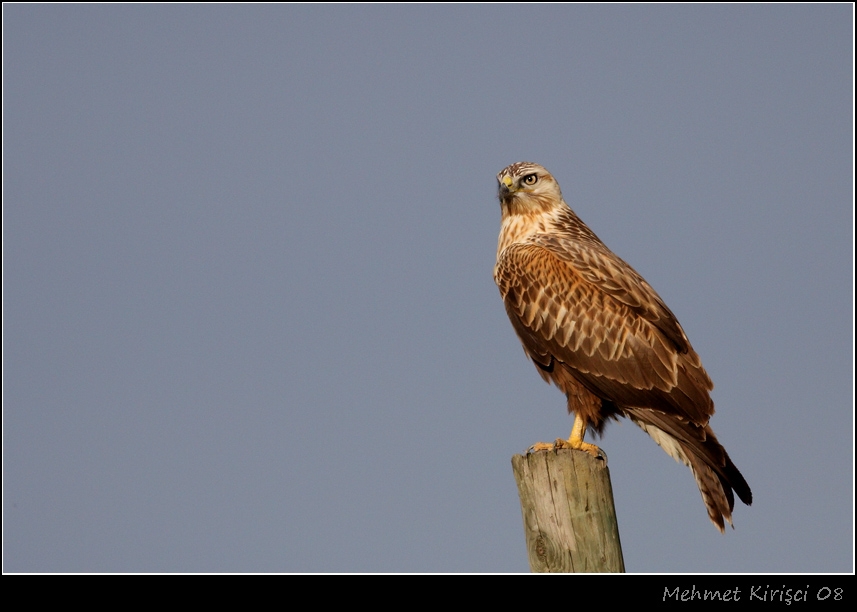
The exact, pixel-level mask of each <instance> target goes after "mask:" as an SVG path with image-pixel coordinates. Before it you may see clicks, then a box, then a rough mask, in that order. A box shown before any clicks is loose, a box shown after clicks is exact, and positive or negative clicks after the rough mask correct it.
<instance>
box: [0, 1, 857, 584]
mask: <svg viewBox="0 0 857 612" xmlns="http://www.w3.org/2000/svg"><path fill="white" fill-rule="evenodd" d="M852 23H853V8H852V6H851V5H850V4H826V5H774V6H770V5H701V6H685V5H679V6H676V5H646V6H639V5H561V6H523V5H464V6H456V5H441V6H430V5H420V6H388V5H361V6H344V5H326V6H315V5H312V6H311V5H207V6H197V5H180V6H172V5H57V4H47V5H29V4H17V5H4V6H3V152H4V158H3V444H4V448H3V469H4V472H3V476H4V481H3V483H4V486H3V519H4V523H3V539H4V548H3V565H4V569H5V570H6V571H13V572H22V571H24V572H55V571H65V572H81V571H85V572H103V571H122V572H136V571H147V572H158V571H163V572H169V571H186V572H193V571H226V572H241V571H256V572H304V571H306V572H317V571H333V572H349V571H360V572H375V571H387V572H399V571H401V572H411V571H421V572H442V571H445V572H524V571H527V569H528V567H527V560H526V551H525V547H524V538H523V530H522V522H521V515H520V509H519V504H518V498H517V491H516V488H515V484H514V480H513V477H512V470H511V464H510V459H511V457H512V455H513V454H515V453H519V452H521V451H523V450H524V449H526V448H527V447H528V446H529V445H530V444H532V443H534V442H536V441H540V440H553V439H554V438H557V437H560V436H567V435H568V431H569V430H570V427H571V418H570V417H569V416H568V415H566V414H565V401H564V398H563V397H562V395H561V394H560V392H559V391H558V390H557V389H555V388H553V387H549V386H548V385H545V384H544V383H543V382H542V380H541V379H540V378H539V376H538V375H537V373H536V371H535V368H534V367H533V366H532V364H531V363H529V362H528V361H527V359H526V358H525V356H524V354H523V351H522V350H521V347H520V343H519V341H518V340H517V338H516V337H515V334H514V332H513V330H512V327H511V325H510V324H509V321H508V320H507V317H506V314H505V311H504V308H503V305H502V302H501V300H500V297H499V294H498V292H497V289H496V287H495V285H494V283H493V280H492V276H491V273H492V267H493V265H494V259H495V250H496V239H497V233H498V230H499V217H500V212H499V206H498V203H497V200H496V182H495V178H494V177H495V175H496V173H497V172H498V171H499V170H500V169H502V168H503V167H504V166H506V165H508V164H510V163H512V162H516V161H522V160H528V161H534V162H537V163H541V164H543V165H544V166H546V167H547V168H548V169H549V170H550V171H551V172H552V173H553V174H554V176H555V177H556V178H557V180H558V181H559V183H560V185H561V186H562V189H563V194H564V195H565V198H566V201H568V203H569V204H570V205H571V206H572V208H574V209H575V211H576V212H577V213H578V214H579V216H580V217H581V218H582V219H583V220H584V221H585V222H586V223H587V224H588V225H589V226H590V227H591V228H592V229H593V230H594V231H595V232H596V233H597V234H598V235H599V236H600V237H601V239H602V240H604V242H605V243H606V244H607V245H608V246H609V247H610V248H611V249H613V250H614V251H615V252H616V253H617V254H618V255H619V256H620V257H622V258H623V259H625V260H626V261H628V262H629V263H630V264H631V265H633V266H634V267H635V268H636V269H637V270H638V271H639V272H640V273H641V274H642V275H643V276H644V277H645V278H646V279H647V280H648V281H649V283H650V284H652V285H653V286H654V287H655V289H656V290H657V291H658V292H659V293H660V294H661V296H662V297H663V298H664V299H665V301H666V302H667V304H668V305H669V306H670V308H671V309H672V310H673V311H674V312H675V313H676V315H677V316H678V318H679V320H680V321H681V322H682V325H683V326H684V328H685V330H686V331H687V333H688V336H689V337H690V339H691V341H692V343H693V345H694V347H695V348H696V350H697V352H699V354H700V355H701V357H702V359H703V363H704V364H705V366H706V368H707V370H708V372H709V374H710V375H711V377H712V378H713V380H714V382H715V385H716V388H715V390H714V393H713V397H714V400H715V403H716V406H717V414H716V415H715V416H714V418H713V420H712V425H713V427H714V430H715V431H716V432H717V434H718V437H719V438H720V440H721V442H722V443H723V444H724V446H725V447H726V448H727V450H728V451H729V453H730V455H731V456H732V458H733V460H734V461H735V463H736V465H737V466H738V467H739V469H741V471H742V472H743V473H744V475H745V476H746V478H747V480H748V482H749V483H750V485H751V487H752V489H753V493H754V504H753V506H752V507H750V508H747V507H745V506H743V505H741V504H739V505H738V507H737V508H736V511H735V515H734V518H735V527H736V528H735V530H734V531H732V530H728V532H727V533H726V534H725V535H720V534H719V533H718V532H717V531H716V530H715V529H714V528H713V527H712V525H711V524H710V523H709V521H708V518H707V516H706V512H705V509H704V507H703V504H702V501H701V499H700V496H699V492H698V491H697V488H696V485H695V483H694V481H693V478H692V476H691V474H690V472H689V471H688V470H687V469H686V468H685V467H684V466H681V465H678V464H676V463H675V462H674V461H673V460H672V459H670V458H669V457H668V456H667V455H666V454H665V453H663V451H662V450H661V449H659V448H658V447H657V446H656V445H655V444H654V443H653V442H652V441H651V440H650V439H649V438H648V436H646V435H645V434H644V433H643V432H642V431H640V430H639V429H638V428H636V427H635V426H634V425H633V424H631V423H630V422H623V423H621V424H614V425H611V426H610V427H608V428H607V431H606V435H605V437H604V438H603V439H602V440H600V441H599V444H600V445H601V446H602V447H603V448H604V450H605V451H606V453H607V454H608V456H609V458H610V469H611V475H612V480H613V490H614V494H615V501H616V511H617V515H618V519H619V528H620V533H621V539H622V545H623V549H624V554H625V561H626V566H627V568H628V570H629V571H632V572H843V571H851V570H852V568H853V541H854V528H853V517H854V514H853V499H854V498H853V483H854V471H853V466H854V455H853V448H854V438H853V427H854V417H853V414H854V413H853V407H854V404H853V367H854V362H853V352H852V346H853V344H852V341H853V333H854V330H853V321H852V314H853V242H852V238H853V233H852V232H853V231H852V224H853V220H854V216H853V204H854V196H853V191H852V185H853V173H852V168H853V162H854V159H853V144H852V143H853V140H852V138H853V134H854V127H853V115H852V113H853V87H854V85H853V68H854V67H853V31H852Z"/></svg>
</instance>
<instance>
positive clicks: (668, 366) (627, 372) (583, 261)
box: [494, 162, 752, 531]
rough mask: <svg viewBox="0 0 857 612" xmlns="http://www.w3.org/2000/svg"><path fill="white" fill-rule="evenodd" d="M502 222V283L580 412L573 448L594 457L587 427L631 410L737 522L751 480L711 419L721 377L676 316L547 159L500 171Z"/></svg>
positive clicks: (718, 519)
mask: <svg viewBox="0 0 857 612" xmlns="http://www.w3.org/2000/svg"><path fill="white" fill-rule="evenodd" d="M497 180H498V182H499V184H500V193H499V196H500V207H501V210H502V225H501V230H500V238H499V241H498V245H497V265H496V266H495V268H494V280H495V281H496V283H497V286H498V287H499V289H500V294H501V295H502V296H503V302H504V303H505V305H506V312H507V313H508V315H509V319H510V320H511V321H512V326H513V327H514V328H515V332H517V334H518V337H519V338H520V339H521V342H522V343H523V345H524V351H525V352H526V354H527V355H528V356H529V357H530V358H531V359H532V360H533V362H534V363H535V365H536V367H537V369H538V372H539V374H540V375H541V376H542V378H544V379H545V381H548V382H553V383H554V384H555V385H556V386H557V387H559V388H560V390H562V392H563V393H565V394H566V398H567V402H568V411H569V412H574V413H575V424H574V428H573V430H572V435H571V437H570V438H569V440H568V441H567V442H564V444H565V445H568V446H571V447H572V448H578V449H582V450H586V451H588V452H591V453H593V454H596V453H597V452H598V448H597V447H595V446H593V445H591V444H587V443H585V442H583V435H584V433H585V431H586V429H587V428H590V429H592V430H594V431H595V432H597V433H599V434H600V433H601V432H602V431H603V428H604V425H605V424H606V422H607V421H608V420H609V419H611V418H613V419H615V418H618V417H620V416H625V417H628V418H630V419H631V420H632V421H634V422H635V423H636V424H637V425H639V426H640V427H641V428H642V429H643V430H644V431H645V432H646V433H647V434H649V435H650V436H651V437H652V439H654V440H655V442H657V443H658V444H659V445H660V446H661V447H662V448H663V449H664V450H665V451H666V452H667V453H668V454H669V455H670V456H672V457H673V458H674V459H676V460H677V461H680V462H682V463H684V464H685V465H687V466H688V467H690V469H691V471H692V472H693V475H694V477H695V479H696V482H697V485H698V486H699V491H700V493H701V494H702V499H703V501H704V502H705V506H706V508H707V510H708V516H709V518H710V519H711V521H712V522H713V523H714V525H715V526H716V527H717V528H718V529H720V531H723V528H724V519H725V520H726V521H728V522H729V523H730V524H731V523H732V509H733V506H734V498H733V494H732V491H733V489H734V491H735V492H736V493H737V494H738V497H739V498H740V499H741V501H743V502H744V503H745V504H750V503H751V502H752V494H751V492H750V487H749V486H748V485H747V482H746V481H745V480H744V477H743V476H742V475H741V473H740V472H739V471H738V469H737V468H736V467H735V465H734V464H733V463H732V461H731V460H730V459H729V455H727V454H726V450H725V449H724V448H723V447H722V446H721V445H720V443H719V442H718V441H717V438H716V437H715V436H714V432H713V431H712V429H711V427H710V426H709V425H708V421H709V419H710V417H711V415H713V414H714V403H713V402H712V401H711V396H710V395H709V391H711V389H712V388H713V384H712V383H711V379H710V378H709V377H708V374H707V373H706V372H705V369H704V368H703V367H702V362H701V361H700V359H699V356H698V355H697V354H696V352H695V351H694V350H693V347H692V346H691V345H690V342H689V341H688V339H687V336H686V335H685V333H684V330H683V329H682V328H681V325H679V322H678V320H677V319H676V317H675V315H673V313H672V312H671V311H670V309H669V308H667V305H666V304H664V302H663V300H661V298H660V296H658V294H657V293H655V290H654V289H652V288H651V287H650V286H649V284H648V283H647V282H646V281H645V280H643V278H642V277H641V276H640V275H639V274H637V273H636V272H635V271H634V269H633V268H631V266H629V265H628V264H627V263H625V262H624V261H622V260H621V259H619V257H617V256H616V255H614V254H613V252H612V251H610V249H608V248H607V247H606V246H604V243H602V242H601V241H600V240H599V239H598V237H597V236H596V235H595V234H594V233H592V231H591V230H590V229H589V228H588V227H586V225H584V224H583V222H582V221H581V220H580V219H579V218H578V217H577V215H575V214H574V212H573V211H572V210H571V209H570V208H569V207H568V205H567V204H566V203H565V202H564V201H563V199H562V193H561V192H560V188H559V185H558V184H557V182H556V181H555V180H554V178H553V177H552V176H551V175H550V173H549V172H548V171H547V170H545V169H544V168H543V167H541V166H539V165H538V164H532V163H529V162H519V163H517V164H512V165H511V166H509V167H507V168H505V169H504V170H503V171H501V172H500V174H498V175H497Z"/></svg>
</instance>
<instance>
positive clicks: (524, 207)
mask: <svg viewBox="0 0 857 612" xmlns="http://www.w3.org/2000/svg"><path fill="white" fill-rule="evenodd" d="M497 183H498V184H499V192H498V196H499V198H500V207H501V208H502V209H503V214H504V215H506V214H512V215H514V214H533V213H541V212H547V211H550V210H553V209H555V208H556V207H557V206H558V205H562V201H563V200H562V192H561V191H560V189H559V184H558V183H557V182H556V181H555V180H554V178H553V177H552V176H551V174H550V172H548V171H547V170H545V169H544V168H543V167H542V166H540V165H538V164H534V163H531V162H518V163H515V164H512V165H511V166H507V167H505V168H503V170H501V171H500V174H498V175H497Z"/></svg>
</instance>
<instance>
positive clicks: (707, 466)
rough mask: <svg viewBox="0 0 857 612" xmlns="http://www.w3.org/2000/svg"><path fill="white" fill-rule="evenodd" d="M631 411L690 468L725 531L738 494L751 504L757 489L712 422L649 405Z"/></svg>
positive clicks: (713, 518)
mask: <svg viewBox="0 0 857 612" xmlns="http://www.w3.org/2000/svg"><path fill="white" fill-rule="evenodd" d="M626 410H627V414H628V416H629V417H630V418H631V420H633V421H634V422H635V423H636V424H637V425H639V426H640V428H642V429H643V431H645V432H646V433H647V434H649V436H651V438H652V439H653V440H654V441H655V442H657V443H658V445H659V446H660V447H661V448H663V449H664V451H666V453H667V454H668V455H670V456H671V457H672V458H673V459H675V460H676V461H679V462H681V463H683V464H685V465H686V466H688V467H689V468H690V471H691V472H692V473H693V477H694V478H695V479H696V484H697V486H698V487H699V492H700V494H701V495H702V501H703V502H704V503H705V508H706V510H708V518H710V519H711V522H712V523H714V526H715V527H717V529H719V530H720V532H721V533H722V532H723V531H724V527H725V523H724V520H725V522H728V523H729V524H730V525H732V510H733V508H734V506H735V498H734V496H733V495H732V491H733V490H734V491H735V493H737V494H738V498H739V499H740V500H741V501H742V502H744V503H745V504H747V505H748V506H749V505H750V504H751V503H753V493H752V492H751V491H750V487H749V485H748V484H747V481H746V480H744V477H743V476H742V475H741V472H739V471H738V468H736V467H735V464H734V463H732V460H731V459H730V458H729V455H728V454H727V453H726V449H724V448H723V447H722V446H721V445H720V443H719V442H718V441H717V438H716V437H715V436H714V432H713V431H712V430H711V427H709V426H708V425H705V426H699V425H696V424H693V423H690V422H688V421H686V420H682V419H680V418H678V417H676V416H674V415H669V414H665V413H663V412H660V411H657V410H651V409H648V408H628V409H626Z"/></svg>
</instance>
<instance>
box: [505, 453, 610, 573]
mask: <svg viewBox="0 0 857 612" xmlns="http://www.w3.org/2000/svg"><path fill="white" fill-rule="evenodd" d="M512 470H513V471H514V473H515V482H516V483H517V484H518V494H519V496H520V498H521V513H522V514H523V517H524V536H525V538H526V540H527V555H528V556H529V560H530V570H531V571H533V572H577V573H581V572H624V571H625V563H624V561H623V560H622V547H621V545H620V544H619V528H618V526H617V524H616V510H615V508H614V507H613V488H612V486H611V485H610V472H609V470H608V469H607V461H606V457H605V458H604V459H596V458H595V457H593V456H592V455H590V454H589V453H586V452H584V451H579V450H572V449H567V448H561V449H556V450H543V451H538V452H535V453H529V454H527V455H515V456H514V457H512Z"/></svg>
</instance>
